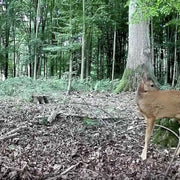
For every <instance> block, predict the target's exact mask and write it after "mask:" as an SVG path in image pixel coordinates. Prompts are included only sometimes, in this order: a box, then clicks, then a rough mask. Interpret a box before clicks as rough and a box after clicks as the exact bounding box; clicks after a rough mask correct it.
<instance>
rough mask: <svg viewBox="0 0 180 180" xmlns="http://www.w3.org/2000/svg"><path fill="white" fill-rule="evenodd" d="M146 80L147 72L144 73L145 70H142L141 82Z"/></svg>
mask: <svg viewBox="0 0 180 180" xmlns="http://www.w3.org/2000/svg"><path fill="white" fill-rule="evenodd" d="M147 80H148V76H147V73H146V72H143V74H142V81H143V82H146V81H147Z"/></svg>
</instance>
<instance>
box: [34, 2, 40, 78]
mask: <svg viewBox="0 0 180 180" xmlns="http://www.w3.org/2000/svg"><path fill="white" fill-rule="evenodd" d="M39 22H40V0H38V2H37V13H36V31H35V36H36V39H37V38H38V29H39ZM37 49H38V47H37V46H36V47H35V57H34V80H36V78H37V61H38V54H37V53H38V50H37Z"/></svg>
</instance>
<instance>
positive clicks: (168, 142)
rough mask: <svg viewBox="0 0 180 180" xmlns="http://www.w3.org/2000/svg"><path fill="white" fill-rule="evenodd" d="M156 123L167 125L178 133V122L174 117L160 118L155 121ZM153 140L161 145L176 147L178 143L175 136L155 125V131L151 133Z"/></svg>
mask: <svg viewBox="0 0 180 180" xmlns="http://www.w3.org/2000/svg"><path fill="white" fill-rule="evenodd" d="M157 124H160V125H163V126H165V127H168V128H169V129H171V130H172V131H174V132H175V133H177V134H178V128H179V124H178V122H177V121H176V120H174V119H167V118H164V119H161V120H158V121H157ZM153 142H154V143H156V144H159V145H161V146H163V147H176V146H177V144H178V139H177V137H176V136H175V135H174V134H172V133H171V132H170V131H168V130H166V129H163V128H161V127H155V132H154V135H153Z"/></svg>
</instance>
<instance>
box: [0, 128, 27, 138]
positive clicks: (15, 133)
mask: <svg viewBox="0 0 180 180" xmlns="http://www.w3.org/2000/svg"><path fill="white" fill-rule="evenodd" d="M22 129H28V127H27V126H20V127H18V128H16V129H13V130H11V131H9V132H7V133H6V134H5V135H3V136H1V137H0V141H2V140H7V139H10V138H13V137H16V136H18V135H19V133H18V131H21V130H22Z"/></svg>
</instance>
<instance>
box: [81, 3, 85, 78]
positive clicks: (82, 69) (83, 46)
mask: <svg viewBox="0 0 180 180" xmlns="http://www.w3.org/2000/svg"><path fill="white" fill-rule="evenodd" d="M82 3H83V34H82V55H81V80H83V78H84V63H85V28H86V26H85V0H82Z"/></svg>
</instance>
